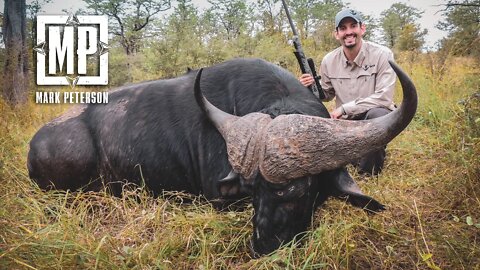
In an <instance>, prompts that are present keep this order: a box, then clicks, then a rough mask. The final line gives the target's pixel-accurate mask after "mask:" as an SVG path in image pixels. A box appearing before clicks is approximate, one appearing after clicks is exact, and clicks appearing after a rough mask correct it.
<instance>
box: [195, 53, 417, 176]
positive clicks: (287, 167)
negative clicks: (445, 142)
mask: <svg viewBox="0 0 480 270" xmlns="http://www.w3.org/2000/svg"><path fill="white" fill-rule="evenodd" d="M390 65H391V66H392V68H393V69H394V71H395V73H396V74H397V76H398V78H399V80H400V83H401V85H402V89H403V96H404V99H403V102H402V104H401V106H400V108H398V109H397V110H395V111H393V112H391V113H389V114H387V115H385V116H382V117H379V118H375V119H371V120H364V121H350V120H340V119H327V118H321V117H316V116H308V115H300V114H290V115H280V116H278V117H276V118H275V119H273V120H272V119H271V118H270V116H268V115H266V114H262V113H251V114H248V115H245V116H243V117H238V116H233V115H230V114H228V113H225V112H222V111H221V110H219V109H218V108H216V107H215V106H213V105H212V104H210V103H209V102H208V101H207V100H206V99H205V98H204V97H203V95H202V93H201V90H200V76H201V71H200V72H199V73H198V74H197V78H196V81H195V96H196V98H197V102H198V103H199V105H200V107H201V108H202V110H203V111H204V112H205V113H206V114H207V116H208V117H209V119H210V120H211V121H212V122H213V123H214V125H215V126H216V127H217V129H218V130H219V131H220V133H221V134H222V136H223V138H224V139H225V141H226V144H227V152H228V158H229V162H230V164H231V165H232V168H233V170H234V171H235V172H237V173H240V174H241V175H242V176H243V177H244V178H245V179H252V178H253V177H254V176H255V175H256V174H257V173H258V172H260V173H261V174H262V176H263V177H264V178H265V179H266V180H267V181H270V182H275V183H281V182H286V181H288V180H289V179H296V178H299V177H304V176H308V175H314V174H318V173H321V172H323V171H326V170H332V169H336V168H339V167H342V166H345V165H346V164H348V163H351V162H353V161H355V160H358V159H359V158H361V157H362V156H364V155H366V154H367V153H369V152H371V151H375V150H378V149H380V148H381V147H384V145H386V144H387V143H388V142H390V141H391V140H393V138H395V136H397V135H398V134H399V133H400V132H401V131H402V130H403V129H405V128H406V127H407V125H408V124H409V123H410V121H411V120H412V118H413V116H414V115H415V112H416V108H417V94H416V89H415V86H414V85H413V83H412V81H411V80H410V78H409V77H408V76H407V75H406V74H405V73H404V72H403V71H402V70H401V69H400V68H399V67H398V66H397V65H396V64H395V63H393V62H390Z"/></svg>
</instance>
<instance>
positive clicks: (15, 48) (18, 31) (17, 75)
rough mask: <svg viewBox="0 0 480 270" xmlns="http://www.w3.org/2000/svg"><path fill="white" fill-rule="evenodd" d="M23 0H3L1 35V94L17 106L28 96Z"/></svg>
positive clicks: (24, 4)
mask: <svg viewBox="0 0 480 270" xmlns="http://www.w3.org/2000/svg"><path fill="white" fill-rule="evenodd" d="M26 29H27V28H26V3H25V0H5V9H4V17H3V35H4V41H5V51H6V54H5V56H6V57H5V66H4V73H3V75H4V79H3V91H2V95H3V98H4V99H5V101H6V102H7V103H8V104H10V105H12V106H17V105H20V104H24V103H26V101H27V98H28V54H27V31H26Z"/></svg>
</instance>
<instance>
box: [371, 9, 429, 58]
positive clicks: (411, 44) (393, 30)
mask: <svg viewBox="0 0 480 270" xmlns="http://www.w3.org/2000/svg"><path fill="white" fill-rule="evenodd" d="M422 13H423V12H420V11H419V10H418V9H416V8H414V7H411V6H408V5H406V4H403V3H394V4H392V6H391V7H390V8H389V9H387V10H384V11H383V12H382V13H381V14H380V15H381V19H380V25H381V26H382V29H383V38H384V42H385V43H386V45H387V46H388V47H390V48H397V49H399V50H402V51H403V50H419V49H420V48H421V47H422V46H423V43H424V40H423V37H424V36H425V35H426V34H427V31H426V29H425V30H420V26H419V25H418V24H415V21H416V20H418V19H419V18H420V17H421V15H422ZM399 43H400V44H399Z"/></svg>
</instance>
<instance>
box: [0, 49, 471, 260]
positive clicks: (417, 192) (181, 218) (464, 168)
mask: <svg viewBox="0 0 480 270" xmlns="http://www.w3.org/2000/svg"><path fill="white" fill-rule="evenodd" d="M432 57H433V58H432ZM397 59H398V62H399V63H400V65H401V66H402V67H404V69H405V70H406V71H407V72H408V73H409V74H410V75H411V77H412V79H413V80H414V82H415V84H416V86H417V89H418V94H419V108H418V113H417V115H416V116H415V118H414V120H413V122H412V124H411V125H410V126H409V127H408V128H407V129H406V131H404V132H403V133H402V134H401V135H400V136H399V137H397V138H396V139H395V140H394V141H393V142H392V143H390V144H389V147H388V159H387V163H386V168H385V170H384V172H383V173H382V174H381V175H380V176H379V177H374V178H369V177H365V176H361V175H358V174H357V173H356V172H355V170H353V169H351V168H350V171H351V173H352V175H353V176H354V178H356V179H357V180H358V182H359V185H360V186H361V187H362V189H363V190H364V191H365V193H367V194H369V195H371V196H373V197H375V198H377V199H378V200H380V201H381V202H383V203H384V204H386V205H387V207H388V209H387V210H386V211H384V212H382V213H380V214H377V215H367V214H366V213H364V212H363V211H362V210H359V209H355V208H353V207H351V206H349V205H347V204H345V203H344V202H342V201H339V200H329V201H328V202H327V203H326V204H325V205H324V206H323V207H321V208H320V209H319V210H318V211H317V212H316V213H315V214H314V219H313V221H312V226H311V230H310V231H309V232H308V233H307V234H306V235H305V236H303V239H302V241H300V242H297V243H294V244H291V245H287V246H285V247H283V248H281V249H279V250H278V251H276V252H275V253H273V254H271V255H269V256H264V257H262V258H259V259H252V258H251V256H250V253H249V248H248V246H249V241H250V240H249V239H250V234H251V230H252V229H251V223H250V218H251V216H252V208H251V207H247V209H245V210H243V211H237V212H233V211H230V212H229V211H226V212H218V211H215V210H214V209H213V208H212V206H211V205H210V204H208V202H206V201H205V200H204V199H203V198H202V197H192V196H190V195H187V194H181V193H171V192H170V193H165V194H164V195H163V196H160V197H159V198H152V197H151V196H149V194H148V191H145V190H142V189H139V188H136V187H126V188H125V191H124V196H122V197H121V198H117V197H112V196H111V195H109V194H108V193H106V192H96V193H93V192H89V193H84V192H53V191H52V192H43V191H41V190H39V189H38V188H37V187H36V186H35V185H34V184H33V183H32V182H31V181H30V180H29V178H28V172H27V170H26V165H25V164H26V154H27V152H28V142H29V140H30V139H31V137H32V136H33V134H34V133H35V131H36V130H37V129H38V128H39V127H40V126H42V125H43V124H44V123H46V122H47V121H49V120H50V119H52V118H53V117H55V116H57V115H59V114H60V113H61V112H63V111H64V110H65V109H66V107H67V106H59V105H37V104H33V102H32V103H30V104H28V105H27V106H25V107H24V108H22V109H20V110H12V109H10V108H9V107H7V106H6V105H5V104H4V103H3V101H0V109H1V122H0V132H1V138H0V169H1V171H0V179H1V182H0V183H1V185H0V269H230V268H235V269H319V268H325V269H347V268H355V269H372V268H373V269H415V268H420V269H428V268H430V269H439V268H441V269H480V245H479V243H478V241H479V236H480V183H479V181H480V180H479V179H480V166H479V162H478V160H479V158H478V156H479V154H480V146H479V134H480V97H479V96H478V95H479V94H478V93H479V91H480V90H479V87H480V79H479V77H480V76H479V75H480V74H479V73H478V69H477V68H476V67H477V66H476V65H475V63H474V62H473V61H472V60H471V59H465V58H462V59H450V60H448V61H446V62H445V63H446V65H445V66H442V68H437V67H435V63H434V62H432V59H434V60H435V58H434V56H428V55H413V56H412V55H400V56H399V57H397ZM441 62H442V63H443V61H441ZM292 70H294V69H293V68H292ZM397 92H398V97H397V99H398V100H399V101H400V100H401V94H400V91H397ZM475 93H477V94H476V96H475V95H474V94H475ZM186 199H188V200H189V201H191V202H189V203H183V201H185V200H186Z"/></svg>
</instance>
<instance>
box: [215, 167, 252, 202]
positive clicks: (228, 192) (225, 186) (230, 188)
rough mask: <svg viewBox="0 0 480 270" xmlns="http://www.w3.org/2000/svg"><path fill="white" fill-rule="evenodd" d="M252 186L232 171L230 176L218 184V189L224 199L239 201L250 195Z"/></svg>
mask: <svg viewBox="0 0 480 270" xmlns="http://www.w3.org/2000/svg"><path fill="white" fill-rule="evenodd" d="M249 186H250V185H249V184H247V183H246V182H245V180H244V179H243V178H242V176H240V174H238V173H236V172H234V171H233V170H231V171H230V172H229V173H228V175H227V176H226V177H224V178H222V179H220V180H218V182H217V189H218V193H220V196H221V197H222V198H224V199H237V198H242V197H245V194H246V193H249V190H250V187H249Z"/></svg>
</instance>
